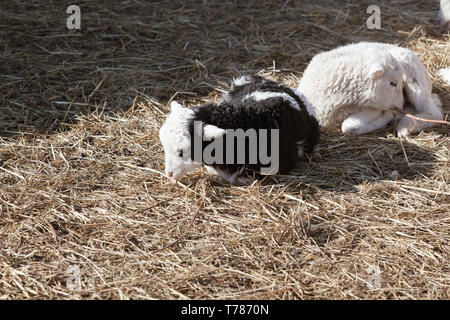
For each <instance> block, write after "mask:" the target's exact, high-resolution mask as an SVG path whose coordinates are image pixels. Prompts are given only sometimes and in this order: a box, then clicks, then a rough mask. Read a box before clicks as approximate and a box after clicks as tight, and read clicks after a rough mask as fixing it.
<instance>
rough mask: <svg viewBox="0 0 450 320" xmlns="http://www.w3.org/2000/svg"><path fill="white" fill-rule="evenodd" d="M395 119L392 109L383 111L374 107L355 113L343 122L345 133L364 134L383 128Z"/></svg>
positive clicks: (342, 127)
mask: <svg viewBox="0 0 450 320" xmlns="http://www.w3.org/2000/svg"><path fill="white" fill-rule="evenodd" d="M393 119H394V113H393V112H391V111H381V110H376V109H373V108H365V109H364V110H362V111H360V112H357V113H354V114H352V115H351V116H349V117H348V118H347V119H345V120H344V121H343V122H342V126H341V130H342V132H343V133H344V134H364V133H368V132H372V131H375V130H378V129H380V128H383V127H384V126H385V125H387V124H388V123H389V122H390V121H392V120H393Z"/></svg>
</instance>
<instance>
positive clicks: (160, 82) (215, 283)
mask: <svg viewBox="0 0 450 320" xmlns="http://www.w3.org/2000/svg"><path fill="white" fill-rule="evenodd" d="M78 3H79V5H80V6H81V10H82V26H81V27H82V30H81V31H78V32H72V31H67V30H66V29H65V19H66V18H67V16H68V15H67V14H66V13H65V9H66V7H67V6H66V5H62V4H61V3H60V2H49V3H48V4H46V5H42V4H41V2H40V1H15V2H8V3H7V4H5V5H3V7H2V12H1V13H0V16H1V19H0V21H1V22H0V23H1V28H0V30H1V31H0V42H1V44H2V52H1V56H2V64H1V65H0V88H1V90H2V95H1V97H0V298H2V299H35V298H43V299H86V298H98V299H127V298H133V299H150V298H151V299H153V298H156V299H187V298H189V299H192V298H204V299H323V298H332V299H448V298H449V296H450V290H449V288H450V270H449V249H450V247H449V240H450V235H449V230H450V222H449V212H450V201H449V200H450V185H449V178H450V173H449V138H448V126H439V127H436V128H433V129H430V130H426V131H425V132H422V133H421V134H419V135H417V136H414V137H412V138H410V139H407V140H403V141H402V140H399V139H397V138H396V137H395V136H394V135H393V128H392V127H390V128H387V129H385V130H381V131H379V132H376V133H373V134H370V135H365V136H362V137H350V138H349V137H345V138H344V137H343V136H342V135H341V134H340V133H339V132H335V131H328V132H325V133H324V134H323V138H322V143H321V148H320V154H321V158H318V159H313V160H311V161H306V162H304V163H302V166H301V167H300V168H299V169H297V170H296V171H295V172H294V173H293V175H292V176H284V177H273V178H270V179H269V178H268V179H267V180H266V181H262V182H258V183H255V184H253V185H252V186H249V187H237V186H230V185H228V184H226V183H224V182H222V181H220V180H219V179H217V178H215V177H211V176H208V175H207V174H206V172H205V171H204V170H199V171H197V172H195V173H192V174H190V175H187V176H186V177H184V178H183V179H182V180H181V184H180V185H178V186H175V185H173V184H172V183H170V181H169V180H168V179H166V178H164V177H162V175H161V174H160V173H161V172H162V171H163V166H164V163H163V151H162V148H161V146H160V143H159V139H158V130H159V127H160V125H161V123H162V121H163V116H162V115H163V113H164V112H166V111H167V102H168V101H170V100H171V99H177V100H178V101H180V102H184V103H191V104H199V103H202V102H204V101H216V100H217V99H218V98H219V97H220V94H221V93H222V92H223V91H224V90H226V89H227V86H228V82H229V80H230V79H231V77H233V76H236V75H237V74H239V73H240V72H242V71H250V72H258V73H259V74H262V75H264V76H267V77H269V78H271V79H274V80H277V81H280V82H282V83H284V84H286V85H290V86H295V85H296V84H297V83H298V79H299V78H300V77H301V74H302V71H303V70H304V68H305V67H306V65H307V63H308V61H309V59H310V58H311V57H312V56H313V55H314V54H316V53H317V52H319V51H321V50H327V49H331V48H333V47H335V46H338V45H341V44H344V43H347V42H350V41H360V40H376V41H383V42H390V43H397V44H400V45H403V46H406V47H408V48H411V49H413V50H415V51H416V52H417V53H418V55H419V56H420V58H421V59H422V61H423V62H424V64H425V65H426V66H427V68H428V70H429V71H430V73H431V75H432V77H433V84H434V90H435V92H437V93H438V94H439V95H440V96H441V99H442V101H443V104H444V111H445V113H446V114H447V115H448V113H449V105H450V90H449V87H448V86H446V85H444V83H443V82H442V81H441V80H440V79H439V78H438V77H437V76H436V74H437V71H438V69H439V68H441V67H445V66H448V65H449V49H450V48H449V35H448V34H443V32H442V31H441V30H440V29H439V28H438V24H437V19H436V16H437V10H438V8H437V7H438V4H437V1H423V0H420V1H419V0H417V1H378V3H379V6H380V7H381V10H382V21H381V22H382V29H381V30H367V29H366V27H365V21H366V19H367V17H368V14H366V9H367V7H368V6H369V5H371V4H372V3H371V1H358V2H357V3H354V2H351V1H348V2H338V3H336V2H335V1H325V0H322V1H314V2H312V1H304V2H302V1H296V2H294V1H284V0H283V1H272V2H262V1H245V2H244V1H242V2H240V1H239V2H235V1H200V2H199V1H180V2H176V1H161V2H148V3H145V4H144V2H143V1H123V2H119V1H115V2H114V4H112V3H109V2H108V3H104V4H99V3H98V2H92V1H78ZM67 5H68V4H67ZM447 120H448V119H447ZM74 266H78V267H79V268H80V271H81V276H80V279H81V288H80V290H71V288H69V287H68V286H67V285H66V281H67V279H68V277H70V276H71V275H72V274H71V273H70V272H68V268H69V267H74ZM378 280H379V282H378Z"/></svg>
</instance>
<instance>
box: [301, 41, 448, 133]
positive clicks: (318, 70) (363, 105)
mask: <svg viewBox="0 0 450 320" xmlns="http://www.w3.org/2000/svg"><path fill="white" fill-rule="evenodd" d="M372 75H375V76H372ZM392 83H395V84H396V86H393V85H392ZM402 87H404V88H405V91H406V94H407V97H408V100H409V101H410V102H411V103H412V105H413V106H414V108H415V110H411V111H412V112H413V113H414V114H416V115H417V116H419V117H423V118H427V119H442V111H441V110H440V106H441V103H440V100H439V97H437V95H433V94H432V93H431V89H432V85H431V79H430V76H429V74H428V71H427V69H426V68H425V66H424V65H423V64H422V62H421V61H420V59H419V58H418V57H417V56H416V55H415V54H414V53H413V52H412V51H410V50H408V49H405V48H401V47H398V46H395V45H391V44H384V43H371V42H360V43H357V44H350V45H346V46H343V47H339V48H336V49H334V50H331V51H328V52H324V53H320V54H318V55H316V56H315V57H314V58H313V59H312V61H311V63H310V64H309V65H308V67H307V68H306V70H305V72H304V75H303V77H302V79H301V81H300V84H299V87H298V90H299V91H301V92H302V93H303V94H304V95H305V97H306V99H307V100H308V101H309V102H310V103H311V105H312V109H314V112H315V114H316V118H317V120H318V121H319V124H320V125H321V126H325V127H331V126H336V125H341V128H342V131H343V132H344V133H348V134H363V133H366V132H371V131H374V130H377V129H379V128H381V127H383V126H385V125H386V124H387V123H389V122H390V121H391V120H393V119H394V117H395V116H396V115H397V111H398V110H399V109H402V107H403V94H402ZM400 118H401V117H400ZM411 122H412V121H411V118H407V119H405V118H401V120H400V122H399V124H398V127H397V131H398V134H399V136H406V135H408V134H410V133H413V132H418V131H421V130H423V129H424V128H426V127H430V126H433V124H432V123H429V122H419V123H416V122H414V125H412V123H411Z"/></svg>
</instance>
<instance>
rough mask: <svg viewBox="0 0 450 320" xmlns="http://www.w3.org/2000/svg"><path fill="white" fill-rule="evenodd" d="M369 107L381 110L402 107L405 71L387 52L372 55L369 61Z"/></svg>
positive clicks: (399, 108) (396, 109)
mask: <svg viewBox="0 0 450 320" xmlns="http://www.w3.org/2000/svg"><path fill="white" fill-rule="evenodd" d="M368 71H369V81H370V82H371V84H372V86H371V88H372V90H370V92H369V95H370V98H369V100H370V103H371V107H374V108H377V109H381V110H393V111H398V110H401V109H403V103H404V101H403V83H404V81H405V72H404V71H403V68H402V66H401V65H400V63H399V62H398V61H397V60H396V59H395V58H394V57H392V55H391V54H389V53H387V52H379V53H377V54H373V55H372V59H371V61H370V63H369V70H368Z"/></svg>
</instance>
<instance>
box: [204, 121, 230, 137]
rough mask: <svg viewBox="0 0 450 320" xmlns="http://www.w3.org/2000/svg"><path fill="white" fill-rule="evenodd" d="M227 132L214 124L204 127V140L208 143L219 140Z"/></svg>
mask: <svg viewBox="0 0 450 320" xmlns="http://www.w3.org/2000/svg"><path fill="white" fill-rule="evenodd" d="M225 132H226V131H225V130H224V129H220V128H219V127H216V126H213V125H212V124H207V125H205V126H204V127H203V139H204V140H207V141H210V140H212V139H217V138H220V137H221V136H223V135H224V134H225Z"/></svg>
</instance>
